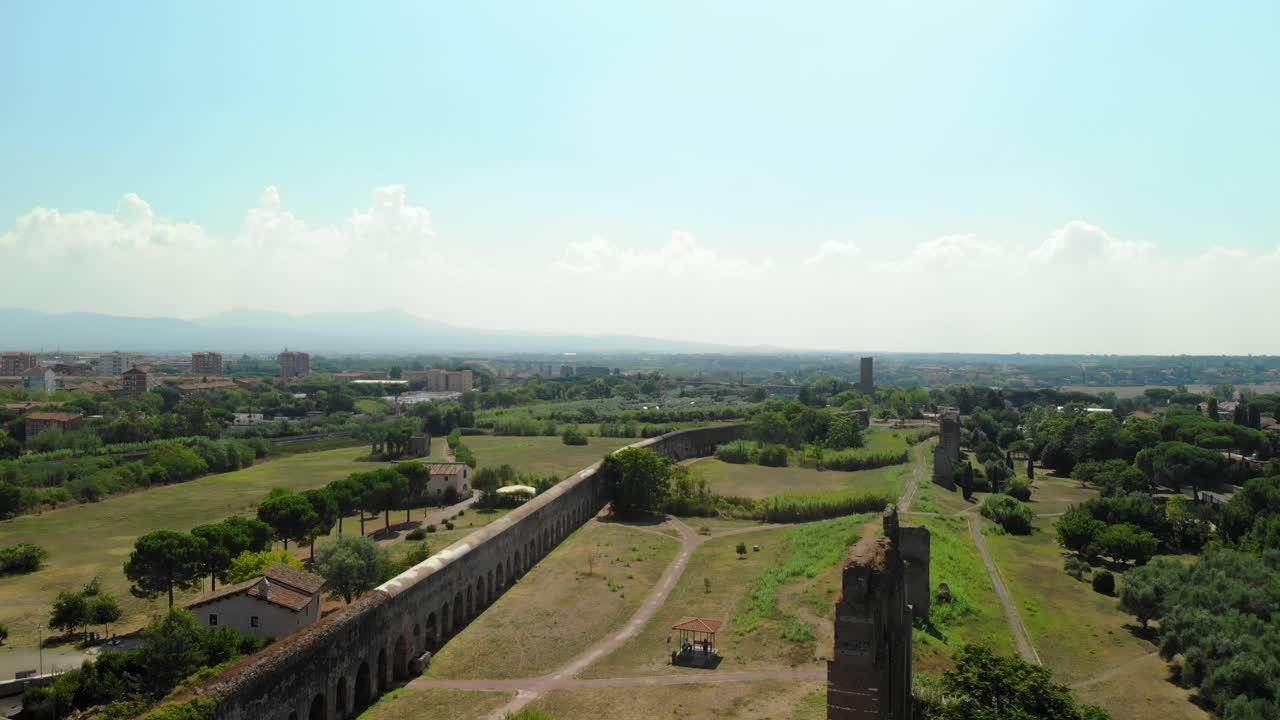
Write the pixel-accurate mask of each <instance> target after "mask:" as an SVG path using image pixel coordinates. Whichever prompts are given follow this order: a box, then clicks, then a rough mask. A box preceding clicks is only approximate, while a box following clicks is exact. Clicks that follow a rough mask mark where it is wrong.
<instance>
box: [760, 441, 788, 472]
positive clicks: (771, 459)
mask: <svg viewBox="0 0 1280 720" xmlns="http://www.w3.org/2000/svg"><path fill="white" fill-rule="evenodd" d="M757 462H759V463H760V464H761V465H764V466H766V467H786V466H787V447H786V446H785V445H767V446H765V447H763V448H760V458H759V460H758V461H757Z"/></svg>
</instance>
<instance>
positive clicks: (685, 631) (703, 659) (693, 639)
mask: <svg viewBox="0 0 1280 720" xmlns="http://www.w3.org/2000/svg"><path fill="white" fill-rule="evenodd" d="M723 624H724V623H722V622H721V621H719V620H711V619H708V618H699V617H686V618H681V619H680V622H678V623H676V624H675V625H672V626H671V629H672V630H675V631H676V632H678V633H680V649H679V650H673V651H672V652H671V664H672V665H696V666H706V665H714V664H715V661H716V660H718V659H719V654H718V653H717V652H716V633H717V632H718V631H719V630H720V626H721V625H723Z"/></svg>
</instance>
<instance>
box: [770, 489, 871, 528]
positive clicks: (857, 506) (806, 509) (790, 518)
mask: <svg viewBox="0 0 1280 720" xmlns="http://www.w3.org/2000/svg"><path fill="white" fill-rule="evenodd" d="M891 502H893V498H892V497H891V496H889V495H888V494H885V493H876V492H867V491H865V490H843V491H838V492H829V493H783V494H781V495H773V496H771V497H767V498H764V499H763V500H760V501H758V502H757V503H756V511H755V513H754V516H755V517H758V518H759V519H760V520H764V521H765V522H778V523H794V522H810V521H812V520H825V519H827V518H833V517H841V516H843V515H852V514H854V513H865V512H878V511H880V510H884V508H885V507H886V506H887V505H888V504H889V503H891Z"/></svg>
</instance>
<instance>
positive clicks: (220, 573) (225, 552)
mask: <svg viewBox="0 0 1280 720" xmlns="http://www.w3.org/2000/svg"><path fill="white" fill-rule="evenodd" d="M191 534H192V535H194V536H196V537H198V538H200V539H201V540H204V542H205V546H206V550H205V555H204V559H203V562H202V569H203V571H204V574H205V575H208V576H209V589H210V590H217V589H218V579H219V578H222V577H225V576H226V573H227V568H229V567H231V559H232V558H234V557H235V556H237V555H239V554H240V553H242V552H244V551H245V550H246V549H247V548H245V547H241V542H240V538H239V537H237V533H236V531H235V529H234V528H232V527H229V526H227V525H226V524H224V523H211V524H208V525H197V526H195V527H193V528H191Z"/></svg>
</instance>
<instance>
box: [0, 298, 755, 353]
mask: <svg viewBox="0 0 1280 720" xmlns="http://www.w3.org/2000/svg"><path fill="white" fill-rule="evenodd" d="M286 347H287V348H289V349H292V350H305V351H308V352H315V353H322V354H323V353H330V354H336V353H352V354H358V353H479V352H486V353H494V352H510V353H564V352H578V353H612V352H655V353H701V352H735V351H737V352H742V351H752V350H754V351H761V350H765V349H767V348H763V347H756V348H744V347H731V346H727V345H714V344H711V343H699V342H685V341H680V340H662V339H657V338H645V337H634V336H627V335H555V334H539V333H525V332H518V331H510V332H506V331H494V330H476V329H473V328H464V327H458V326H456V325H450V324H448V323H443V322H440V321H437V320H428V319H425V318H420V317H418V316H416V315H412V314H409V313H406V312H403V311H400V310H382V311H377V312H335V313H308V314H305V315H289V314H286V313H280V312H271V311H265V310H230V311H227V312H222V313H218V314H216V315H211V316H209V317H204V318H198V319H195V320H179V319H176V318H164V317H126V316H119V315H103V314H99V313H86V312H72V313H45V312H39V311H36V310H25V309H19V308H0V350H40V351H45V352H49V351H53V350H58V349H62V350H82V351H83V350H96V351H112V350H121V351H125V350H128V351H139V352H151V353H166V352H174V353H180V352H191V351H196V350H217V351H221V352H232V353H242V352H247V353H267V352H279V351H280V350H283V349H285V348H286Z"/></svg>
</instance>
